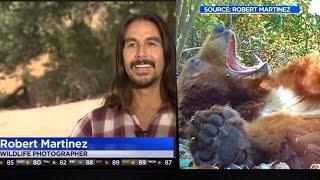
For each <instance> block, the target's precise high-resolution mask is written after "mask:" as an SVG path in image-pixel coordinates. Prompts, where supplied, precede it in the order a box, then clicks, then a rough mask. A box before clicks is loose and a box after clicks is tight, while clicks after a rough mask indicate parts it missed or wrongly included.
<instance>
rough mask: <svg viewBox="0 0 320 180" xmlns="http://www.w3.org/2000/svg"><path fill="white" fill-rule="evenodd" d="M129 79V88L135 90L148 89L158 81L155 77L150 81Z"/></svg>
mask: <svg viewBox="0 0 320 180" xmlns="http://www.w3.org/2000/svg"><path fill="white" fill-rule="evenodd" d="M141 75H142V74H141ZM142 76H143V75H142ZM129 78H130V83H131V87H133V88H136V89H145V88H148V87H150V86H151V85H153V84H154V83H155V82H156V81H157V80H158V78H157V77H155V76H153V77H152V78H150V79H146V80H144V79H143V80H138V79H135V78H133V77H129Z"/></svg>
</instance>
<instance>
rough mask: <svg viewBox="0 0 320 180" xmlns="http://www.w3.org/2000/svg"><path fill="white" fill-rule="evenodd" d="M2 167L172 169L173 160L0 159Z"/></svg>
mask: <svg viewBox="0 0 320 180" xmlns="http://www.w3.org/2000/svg"><path fill="white" fill-rule="evenodd" d="M3 166H103V167H117V166H118V167H119V166H155V167H164V166H167V167H172V166H174V160H173V159H0V167H3Z"/></svg>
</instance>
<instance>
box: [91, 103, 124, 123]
mask: <svg viewBox="0 0 320 180" xmlns="http://www.w3.org/2000/svg"><path fill="white" fill-rule="evenodd" d="M90 113H91V116H92V119H93V120H98V121H99V120H104V119H105V118H106V116H110V115H115V114H117V113H118V110H117V108H109V107H105V106H101V107H98V108H95V109H93V110H92V111H91V112H90Z"/></svg>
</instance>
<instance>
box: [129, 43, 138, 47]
mask: <svg viewBox="0 0 320 180" xmlns="http://www.w3.org/2000/svg"><path fill="white" fill-rule="evenodd" d="M136 46H137V45H136V43H128V44H127V47H129V48H134V47H136Z"/></svg>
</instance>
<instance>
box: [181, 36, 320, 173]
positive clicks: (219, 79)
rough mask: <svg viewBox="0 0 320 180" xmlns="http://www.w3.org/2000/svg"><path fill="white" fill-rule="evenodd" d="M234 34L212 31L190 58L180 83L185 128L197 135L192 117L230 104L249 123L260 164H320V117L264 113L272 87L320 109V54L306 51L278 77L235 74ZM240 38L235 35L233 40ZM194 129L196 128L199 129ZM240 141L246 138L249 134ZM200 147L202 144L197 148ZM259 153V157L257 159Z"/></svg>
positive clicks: (183, 134)
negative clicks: (230, 63) (230, 67)
mask: <svg viewBox="0 0 320 180" xmlns="http://www.w3.org/2000/svg"><path fill="white" fill-rule="evenodd" d="M233 37H234V36H232V33H230V32H228V33H223V34H222V33H220V34H219V33H214V32H213V33H212V34H211V35H209V36H208V37H207V39H206V41H205V42H204V44H203V48H202V50H201V51H200V52H199V54H198V56H197V57H195V58H194V59H193V60H191V61H190V62H188V63H187V64H186V65H185V67H184V69H183V71H182V73H181V77H180V79H179V81H178V111H179V112H178V113H179V128H180V129H179V132H180V137H181V138H191V137H192V136H193V134H196V133H193V134H192V133H191V134H190V132H189V131H188V127H189V126H190V123H189V121H190V119H191V117H192V116H193V115H194V114H195V112H196V111H201V110H205V109H209V108H210V107H211V106H213V105H222V106H224V105H225V104H228V105H229V106H230V107H232V108H233V109H235V110H236V111H238V113H239V114H240V116H241V118H243V119H245V120H246V121H241V122H240V121H239V123H243V125H241V126H237V128H243V129H244V133H245V135H246V138H247V140H245V141H248V142H247V143H250V151H251V152H252V154H253V155H249V156H251V157H248V158H251V159H252V160H253V162H254V163H261V162H266V161H268V162H271V161H284V162H286V163H288V164H289V166H290V167H291V168H309V167H310V166H311V164H312V163H319V162H320V115H319V114H318V115H316V116H312V115H308V114H307V115H303V114H301V115H299V114H298V115H297V114H288V113H285V112H280V111H279V112H274V113H272V114H270V115H268V116H262V117H260V116H259V114H260V112H261V110H262V109H263V108H264V107H265V106H266V104H267V103H268V102H267V97H268V95H269V93H270V92H271V91H272V90H275V89H276V88H278V87H280V86H282V87H284V88H287V89H290V90H291V91H293V92H294V93H295V95H297V96H298V97H299V98H301V101H300V102H304V107H305V109H306V111H307V110H319V111H320V56H319V55H315V54H313V55H312V54H310V55H306V56H305V57H302V58H300V59H297V60H294V61H292V62H291V63H289V64H288V65H287V66H285V67H283V68H280V69H279V70H277V73H276V76H275V77H271V76H268V75H264V76H261V77H255V78H248V77H246V76H244V77H234V76H230V75H229V74H228V71H227V67H226V63H225V62H226V61H225V59H226V56H227V49H228V45H229V44H230V41H231V40H232V38H233ZM233 40H235V39H233ZM193 130H194V129H193ZM237 138H238V141H241V142H242V141H244V139H243V138H240V139H239V137H237ZM195 147H196V146H195ZM253 156H254V157H253Z"/></svg>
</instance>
